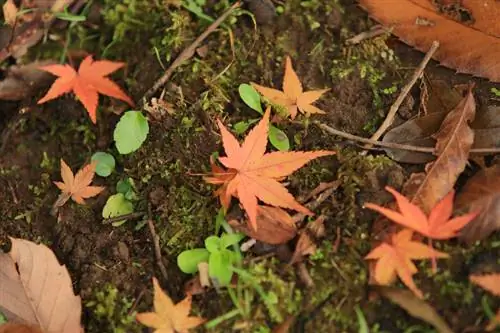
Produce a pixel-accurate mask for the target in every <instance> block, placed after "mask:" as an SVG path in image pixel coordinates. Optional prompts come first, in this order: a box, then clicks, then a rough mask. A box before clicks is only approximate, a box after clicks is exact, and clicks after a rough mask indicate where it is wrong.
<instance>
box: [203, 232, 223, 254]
mask: <svg viewBox="0 0 500 333" xmlns="http://www.w3.org/2000/svg"><path fill="white" fill-rule="evenodd" d="M205 248H206V249H207V250H208V251H209V252H210V253H214V252H217V251H219V250H220V249H221V247H220V239H219V237H217V236H209V237H207V239H205Z"/></svg>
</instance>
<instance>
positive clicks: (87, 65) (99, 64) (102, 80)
mask: <svg viewBox="0 0 500 333" xmlns="http://www.w3.org/2000/svg"><path fill="white" fill-rule="evenodd" d="M124 65H125V63H123V62H114V61H108V60H100V61H93V60H92V56H88V57H86V58H85V59H83V61H82V63H81V64H80V67H79V69H78V72H76V71H75V70H74V68H73V67H71V66H69V65H49V66H42V67H40V69H41V70H43V71H46V72H49V73H51V74H53V75H55V76H57V77H58V78H57V79H56V80H55V81H54V83H53V84H52V86H51V87H50V89H49V91H48V92H47V94H46V95H45V96H44V97H42V99H40V100H39V101H38V104H42V103H45V102H47V101H50V100H52V99H55V98H58V97H59V96H61V95H64V94H66V93H69V92H71V91H73V92H74V93H75V95H76V97H78V99H79V100H80V102H82V104H83V106H84V107H85V109H86V110H87V112H88V113H89V116H90V119H91V120H92V122H93V123H94V124H95V123H96V121H97V117H96V112H97V105H98V103H99V93H101V94H103V95H106V96H110V97H114V98H117V99H120V100H122V101H125V102H127V103H128V104H129V105H131V106H134V102H133V101H132V99H130V97H128V96H127V94H125V92H123V90H122V89H121V88H120V87H119V86H118V85H117V84H116V83H114V82H113V81H111V80H110V79H109V78H107V77H106V76H107V75H109V74H111V73H113V72H114V71H116V70H118V69H120V68H121V67H123V66H124Z"/></svg>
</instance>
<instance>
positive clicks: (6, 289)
mask: <svg viewBox="0 0 500 333" xmlns="http://www.w3.org/2000/svg"><path fill="white" fill-rule="evenodd" d="M10 240H11V242H12V248H11V251H10V252H9V253H3V254H0V295H2V297H1V298H0V312H2V313H3V314H4V315H5V316H6V317H7V320H9V321H11V322H14V323H22V324H27V325H36V326H39V327H41V328H42V330H43V331H44V332H45V333H81V332H83V330H82V328H81V326H80V316H81V312H82V306H81V302H80V297H79V296H75V294H74V293H73V288H72V283H71V278H70V276H69V274H68V271H67V270H66V267H65V266H61V265H60V264H59V262H58V261H57V258H56V257H55V255H54V253H53V252H52V251H51V250H50V249H49V248H48V247H46V246H45V245H41V244H40V245H37V244H35V243H32V242H30V241H27V240H23V239H17V238H11V239H10Z"/></svg>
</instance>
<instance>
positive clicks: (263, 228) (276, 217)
mask: <svg viewBox="0 0 500 333" xmlns="http://www.w3.org/2000/svg"><path fill="white" fill-rule="evenodd" d="M228 223H229V225H231V227H233V228H234V229H235V230H236V231H239V232H242V233H244V234H245V235H247V236H248V237H251V238H253V239H256V240H258V241H261V242H264V243H267V244H274V245H277V244H284V243H286V242H288V241H289V240H291V239H292V238H294V237H295V236H296V235H297V227H296V226H295V222H294V221H293V219H292V217H291V216H290V215H289V214H288V213H287V212H286V211H284V210H283V209H281V208H279V207H271V206H263V205H258V206H257V225H258V226H259V228H258V229H257V230H254V229H253V228H251V227H248V226H247V225H246V224H242V223H240V222H238V221H237V220H229V221H228Z"/></svg>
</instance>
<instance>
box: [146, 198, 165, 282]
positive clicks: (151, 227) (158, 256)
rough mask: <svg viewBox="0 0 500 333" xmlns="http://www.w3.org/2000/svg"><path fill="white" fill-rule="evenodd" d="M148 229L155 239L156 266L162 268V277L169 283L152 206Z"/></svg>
mask: <svg viewBox="0 0 500 333" xmlns="http://www.w3.org/2000/svg"><path fill="white" fill-rule="evenodd" d="M148 227H149V232H150V233H151V237H152V238H153V245H154V249H155V257H156V264H157V265H158V267H159V268H160V272H161V275H162V276H163V279H164V280H165V281H168V273H167V269H166V268H165V265H163V261H162V256H161V248H160V237H159V236H158V234H157V233H156V230H155V225H154V223H153V213H152V209H151V204H149V205H148Z"/></svg>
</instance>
